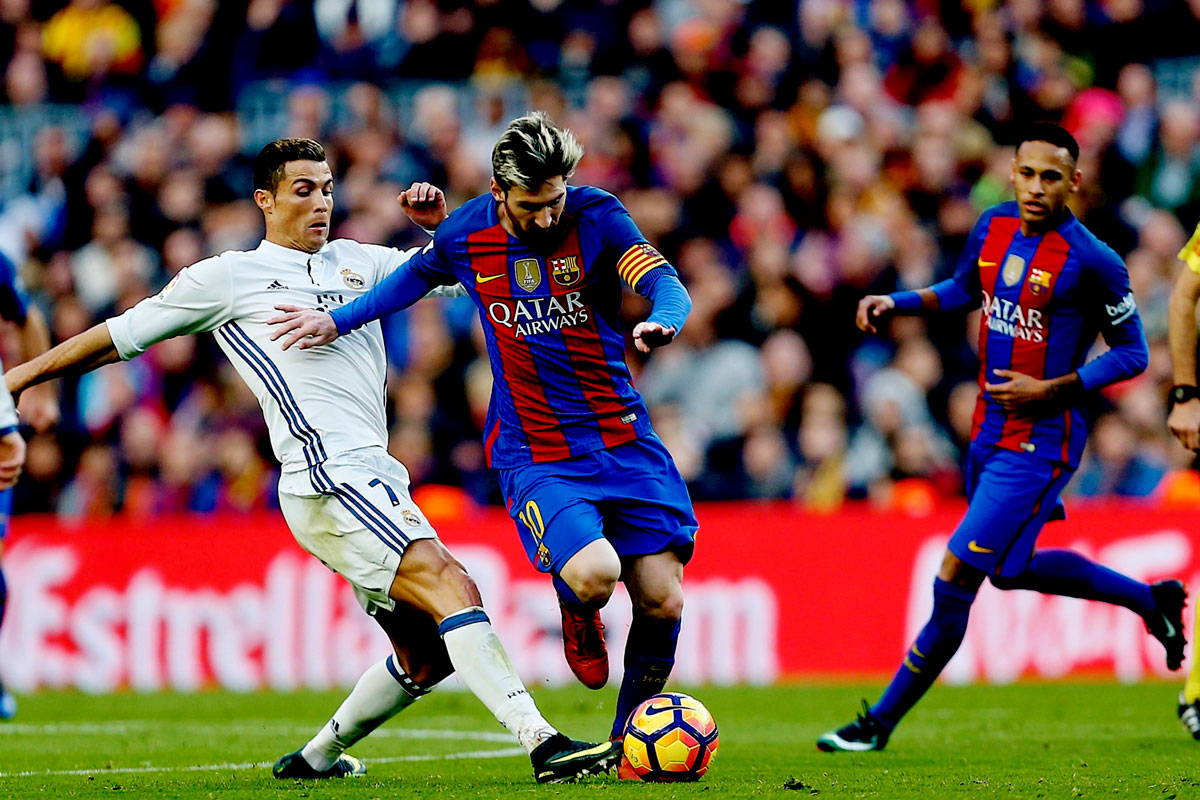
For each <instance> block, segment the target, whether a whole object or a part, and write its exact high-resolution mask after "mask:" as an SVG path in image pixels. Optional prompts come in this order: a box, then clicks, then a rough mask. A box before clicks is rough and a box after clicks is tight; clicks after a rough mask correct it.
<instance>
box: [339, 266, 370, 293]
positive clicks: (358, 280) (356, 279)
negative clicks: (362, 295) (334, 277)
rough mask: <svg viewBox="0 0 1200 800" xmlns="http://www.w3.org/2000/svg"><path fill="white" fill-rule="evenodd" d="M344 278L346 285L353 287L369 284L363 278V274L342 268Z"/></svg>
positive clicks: (359, 287)
mask: <svg viewBox="0 0 1200 800" xmlns="http://www.w3.org/2000/svg"><path fill="white" fill-rule="evenodd" d="M342 280H344V281H345V282H346V285H347V286H349V287H350V288H351V289H361V288H363V287H364V286H366V285H367V282H366V281H364V280H363V276H362V275H359V274H358V273H357V272H351V271H350V270H348V269H343V270H342Z"/></svg>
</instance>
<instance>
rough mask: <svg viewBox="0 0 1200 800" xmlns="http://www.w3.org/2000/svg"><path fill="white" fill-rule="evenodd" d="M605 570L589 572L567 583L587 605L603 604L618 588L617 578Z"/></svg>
mask: <svg viewBox="0 0 1200 800" xmlns="http://www.w3.org/2000/svg"><path fill="white" fill-rule="evenodd" d="M618 577H620V575H619V574H618V575H617V576H612V575H609V574H607V573H604V572H598V573H588V574H586V575H582V576H578V577H577V578H576V579H575V582H571V581H568V582H567V585H568V586H570V587H571V591H572V592H574V593H575V597H577V598H578V599H579V602H581V603H585V604H587V605H593V604H594V605H603V604H604V603H607V602H608V599H609V598H610V597H612V593H613V591H614V590H615V589H616V588H617V578H618Z"/></svg>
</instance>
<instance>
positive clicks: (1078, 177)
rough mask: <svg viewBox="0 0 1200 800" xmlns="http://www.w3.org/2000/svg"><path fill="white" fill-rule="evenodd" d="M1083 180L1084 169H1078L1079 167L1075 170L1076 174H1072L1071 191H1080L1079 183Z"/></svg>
mask: <svg viewBox="0 0 1200 800" xmlns="http://www.w3.org/2000/svg"><path fill="white" fill-rule="evenodd" d="M1082 181H1083V171H1082V170H1078V169H1077V170H1075V172H1074V174H1072V175H1071V189H1070V191H1072V192H1078V191H1079V184H1080V183H1081V182H1082Z"/></svg>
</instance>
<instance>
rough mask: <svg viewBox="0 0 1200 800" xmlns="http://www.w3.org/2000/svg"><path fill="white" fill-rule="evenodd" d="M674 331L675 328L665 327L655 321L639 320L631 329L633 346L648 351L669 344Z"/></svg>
mask: <svg viewBox="0 0 1200 800" xmlns="http://www.w3.org/2000/svg"><path fill="white" fill-rule="evenodd" d="M675 333H676V330H675V328H666V327H663V326H662V325H660V324H658V323H657V322H639V323H638V324H637V325H636V326H634V329H633V346H634V347H636V348H637V349H638V350H639V351H641V352H643V353H649V352H650V351H651V350H653V349H654V348H656V347H662V346H663V345H665V344H670V343H671V341H672V340H673V339H674V338H675Z"/></svg>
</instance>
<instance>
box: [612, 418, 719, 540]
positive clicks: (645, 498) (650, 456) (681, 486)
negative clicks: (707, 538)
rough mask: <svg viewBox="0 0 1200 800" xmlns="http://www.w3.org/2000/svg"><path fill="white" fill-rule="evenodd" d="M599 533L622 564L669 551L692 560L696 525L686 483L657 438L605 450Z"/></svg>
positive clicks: (635, 441) (651, 437) (653, 437)
mask: <svg viewBox="0 0 1200 800" xmlns="http://www.w3.org/2000/svg"><path fill="white" fill-rule="evenodd" d="M603 457H604V459H605V460H606V461H607V463H606V465H605V469H604V471H603V474H604V476H605V481H604V489H605V500H604V502H603V503H602V504H601V511H602V513H603V515H604V534H605V536H606V537H608V540H609V541H610V542H611V543H612V545H613V547H614V548H615V549H616V551H617V553H618V555H620V556H621V558H622V560H626V559H629V558H631V557H635V556H643V555H650V554H652V553H661V552H664V551H668V550H669V551H672V552H674V553H675V554H676V555H677V556H678V559H679V561H680V562H681V563H683V564H686V563H687V562H688V560H690V559H691V557H692V551H693V548H694V545H695V540H696V531H697V530H698V529H699V523H698V522H697V521H696V512H695V510H694V509H693V507H692V499H691V497H690V496H689V494H688V490H687V484H685V483H684V480H683V476H681V475H680V474H679V470H678V469H677V468H676V467H675V462H674V461H673V460H672V458H671V456H670V454H669V453H668V452H667V449H666V447H665V446H664V445H663V443H662V442H661V441H660V440H659V438H658V437H657V436H654V435H653V434H651V435H650V436H646V437H642V438H641V439H637V440H634V441H632V442H627V443H625V444H623V445H619V446H618V447H614V448H611V449H610V450H607V451H605V453H604V456H603Z"/></svg>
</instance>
